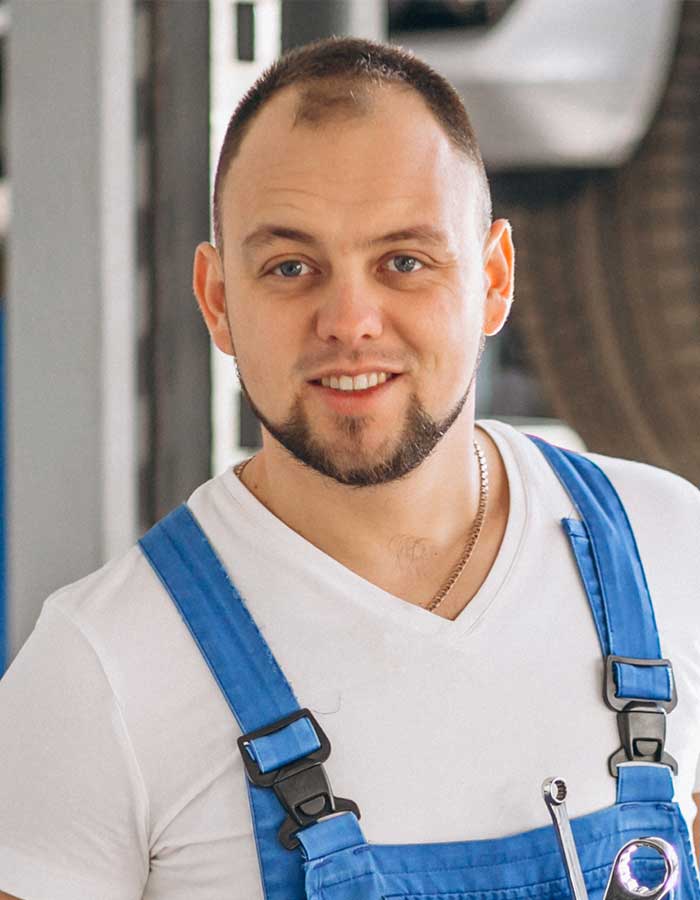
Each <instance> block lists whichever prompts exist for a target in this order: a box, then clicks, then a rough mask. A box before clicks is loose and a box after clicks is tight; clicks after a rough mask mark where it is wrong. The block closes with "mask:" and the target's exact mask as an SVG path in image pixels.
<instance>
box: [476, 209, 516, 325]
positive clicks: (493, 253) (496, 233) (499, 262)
mask: <svg viewBox="0 0 700 900" xmlns="http://www.w3.org/2000/svg"><path fill="white" fill-rule="evenodd" d="M514 262H515V250H514V248H513V240H512V237H511V228H510V222H508V221H507V219H497V220H496V221H495V222H494V223H493V225H492V226H491V228H490V229H489V233H488V235H487V237H486V241H485V242H484V276H485V279H486V302H485V304H484V334H487V335H492V334H497V333H498V332H499V331H500V330H501V328H503V326H504V325H505V322H506V319H507V318H508V313H509V312H510V307H511V304H512V302H513V267H514Z"/></svg>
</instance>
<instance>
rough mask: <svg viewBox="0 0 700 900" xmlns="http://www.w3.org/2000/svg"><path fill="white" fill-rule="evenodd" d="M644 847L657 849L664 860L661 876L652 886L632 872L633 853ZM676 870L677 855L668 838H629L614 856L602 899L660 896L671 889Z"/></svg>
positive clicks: (649, 899)
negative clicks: (640, 882) (643, 883)
mask: <svg viewBox="0 0 700 900" xmlns="http://www.w3.org/2000/svg"><path fill="white" fill-rule="evenodd" d="M643 847H649V848H651V849H653V850H656V852H657V853H659V854H660V856H661V857H662V859H663V861H664V867H665V872H664V877H663V878H662V879H661V881H660V882H659V883H658V884H657V885H656V886H655V887H653V888H649V887H643V886H642V885H640V884H639V882H638V881H637V879H636V878H635V877H634V876H633V875H632V869H631V866H630V863H631V860H632V857H633V856H634V854H635V853H636V852H637V850H640V849H642V848H643ZM678 874H679V870H678V856H677V854H676V851H675V850H674V849H673V847H672V846H671V844H669V843H668V841H665V840H663V838H660V837H648V838H636V839H635V840H633V841H628V843H626V844H625V846H624V847H623V848H622V850H620V852H619V853H618V854H617V856H616V857H615V862H614V863H613V867H612V872H611V873H610V880H609V881H608V886H607V887H606V888H605V894H603V900H636V898H638V897H644V900H661V898H662V897H665V896H666V894H668V893H669V891H671V890H673V887H674V885H675V884H676V882H677V881H678Z"/></svg>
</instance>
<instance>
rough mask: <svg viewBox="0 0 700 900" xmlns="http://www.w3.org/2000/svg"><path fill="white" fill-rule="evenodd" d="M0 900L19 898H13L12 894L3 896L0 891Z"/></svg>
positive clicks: (15, 898) (15, 899)
mask: <svg viewBox="0 0 700 900" xmlns="http://www.w3.org/2000/svg"><path fill="white" fill-rule="evenodd" d="M0 900H19V897H13V896H12V894H3V892H2V891H0Z"/></svg>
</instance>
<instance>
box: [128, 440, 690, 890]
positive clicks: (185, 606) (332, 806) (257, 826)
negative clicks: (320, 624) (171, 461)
mask: <svg viewBox="0 0 700 900" xmlns="http://www.w3.org/2000/svg"><path fill="white" fill-rule="evenodd" d="M533 440H534V441H535V443H536V444H537V445H538V446H539V448H540V450H541V451H542V452H543V453H544V455H545V457H546V459H547V460H548V462H549V463H550V465H551V466H552V468H553V469H554V471H555V473H556V474H557V476H558V478H559V480H560V481H561V483H562V484H563V486H564V487H565V488H566V490H567V491H568V493H569V495H570V497H571V499H572V501H573V502H574V504H575V506H576V508H577V510H578V512H579V514H580V516H581V520H578V519H563V520H562V525H563V527H564V530H565V532H566V534H567V536H568V538H569V541H570V544H571V547H572V550H573V553H574V558H575V560H576V563H577V566H578V569H579V572H580V575H581V578H582V581H583V584H584V587H585V590H586V594H587V595H588V599H589V601H590V606H591V610H592V613H593V617H594V619H595V625H596V629H597V632H598V638H599V640H600V645H601V648H602V653H603V659H604V666H603V667H602V669H603V678H602V687H603V699H604V700H605V702H606V703H607V705H608V706H609V707H610V708H611V709H612V710H613V711H614V712H615V713H616V714H617V719H618V725H619V731H620V737H621V742H622V746H621V747H620V749H619V750H618V751H616V752H615V753H613V754H612V755H611V756H610V759H609V763H608V765H609V769H610V773H611V777H615V778H616V779H617V800H616V803H615V804H614V805H613V806H610V807H608V808H606V809H603V810H600V811H598V812H595V813H591V814H589V815H586V816H581V817H579V818H576V819H574V820H573V821H572V828H573V833H574V837H575V839H576V845H577V848H578V853H579V856H580V859H581V867H582V869H583V873H584V878H585V882H586V886H587V888H588V894H589V897H590V900H600V898H601V897H602V894H603V890H604V887H605V885H606V883H607V880H608V877H609V875H610V869H611V866H612V863H613V860H614V858H615V855H616V854H617V852H618V850H619V849H620V848H621V847H622V845H623V844H624V843H626V842H627V841H629V840H631V839H632V838H638V837H642V836H651V835H655V836H658V837H661V838H664V839H665V840H667V841H668V842H669V843H671V844H672V845H673V846H674V847H675V849H676V852H677V853H678V856H679V859H680V868H681V874H680V879H679V881H678V884H677V886H676V888H675V891H674V896H675V897H676V900H700V884H699V883H698V879H697V875H696V871H695V867H694V863H693V860H692V851H691V846H690V840H689V836H688V831H687V828H686V825H685V822H684V820H683V818H682V816H681V813H680V809H679V807H678V805H677V804H676V803H675V802H674V801H673V782H672V778H671V773H672V770H674V771H675V769H676V763H675V760H674V759H673V758H672V757H671V756H669V754H668V753H667V752H666V751H665V749H664V737H665V719H666V713H667V711H670V710H671V709H672V708H673V706H674V705H675V702H676V691H675V685H674V680H673V672H672V668H671V664H670V662H669V661H668V660H664V659H662V657H661V650H660V645H659V637H658V634H657V629H656V622H655V619H654V612H653V609H652V605H651V598H650V596H649V590H648V587H647V584H646V578H645V575H644V570H643V568H642V563H641V560H640V558H639V553H638V550H637V546H636V542H635V539H634V535H633V533H632V530H631V527H630V525H629V521H628V519H627V515H626V513H625V510H624V507H623V506H622V503H621V501H620V499H619V497H618V495H617V493H616V492H615V490H614V488H613V487H612V485H611V484H610V482H609V481H608V479H607V477H606V476H605V474H604V473H603V472H602V471H601V470H600V469H599V468H598V467H597V466H596V465H595V464H594V463H593V462H591V461H590V460H588V459H586V458H585V457H582V456H579V455H577V454H574V453H571V452H569V451H564V450H561V449H558V448H555V447H552V446H550V445H549V444H545V443H544V442H542V441H540V440H539V439H535V438H533ZM140 544H141V547H142V550H143V552H144V553H145V555H146V557H147V558H148V560H149V562H150V563H151V565H152V566H153V568H154V569H155V571H156V573H157V574H158V576H159V578H160V579H161V581H162V583H163V585H164V586H165V588H166V589H167V591H168V593H169V594H170V596H171V598H172V600H173V601H174V602H175V604H176V606H177V608H178V609H179V611H180V613H181V615H182V618H183V619H184V621H185V623H186V625H187V627H188V628H189V630H190V632H191V634H192V637H193V638H194V640H195V641H196V642H197V644H198V646H199V648H200V650H201V652H202V654H203V656H204V658H205V660H206V662H207V664H208V665H209V668H210V669H211V672H212V674H213V676H214V678H215V679H216V681H217V683H218V685H219V687H220V688H221V690H222V692H223V694H224V696H225V698H226V700H227V702H228V704H229V706H230V708H231V711H232V713H233V715H234V716H235V717H236V720H237V721H238V724H239V726H240V728H241V730H242V732H243V737H242V738H241V739H240V740H239V748H240V751H241V754H242V757H243V760H244V763H245V767H246V770H247V773H248V784H249V796H250V805H251V812H252V818H253V826H254V832H255V840H256V845H257V850H258V857H259V861H260V871H261V878H262V884H263V889H264V895H265V898H266V900H304V898H306V900H389V898H391V900H521V898H522V900H526V898H527V900H537V898H546V900H555V898H558V897H568V896H569V888H568V884H567V880H566V875H565V870H564V864H563V861H562V857H561V855H560V852H559V849H558V846H557V843H556V840H555V835H554V830H553V828H552V827H551V826H549V827H543V828H537V829H533V830H531V831H527V832H525V833H522V834H516V835H513V836H509V837H503V838H497V839H492V840H477V841H466V842H451V843H442V844H409V845H379V844H368V843H367V842H366V841H365V838H364V836H363V834H362V830H361V828H360V824H359V821H358V819H359V810H358V809H357V807H356V806H355V804H354V803H353V802H352V801H349V800H344V799H341V798H337V797H335V796H334V795H333V792H332V789H331V787H330V784H329V782H328V778H327V776H326V772H325V770H324V767H323V762H324V760H325V759H326V758H327V757H328V755H329V752H330V745H329V742H328V739H327V738H326V736H325V735H324V733H323V732H322V730H321V728H320V726H319V725H318V723H317V722H316V721H315V719H314V718H313V716H312V715H311V713H310V712H309V711H308V710H300V708H299V704H298V702H297V700H296V698H295V696H294V693H293V691H292V688H291V687H290V685H289V683H288V682H287V680H286V678H285V676H284V674H283V673H282V671H281V669H280V668H279V666H278V664H277V662H276V660H275V659H274V657H273V655H272V653H271V651H270V649H269V647H268V646H267V644H266V643H265V640H264V639H263V637H262V635H261V634H260V632H259V631H258V629H257V627H256V625H255V623H254V621H253V619H252V618H251V616H250V614H249V613H248V611H247V609H246V607H245V604H244V603H243V601H242V599H241V597H240V595H239V594H238V591H237V590H236V588H235V586H234V584H233V583H232V581H231V580H230V579H229V576H228V574H227V573H226V571H225V570H224V568H223V566H222V564H221V563H220V561H219V560H218V558H217V557H216V555H215V553H214V551H213V549H212V547H211V546H210V544H209V542H208V540H207V538H206V536H205V535H204V533H203V531H202V530H201V528H200V527H199V525H198V524H197V522H196V520H195V519H194V516H193V515H192V514H191V512H190V511H189V509H188V508H187V506H185V505H183V506H181V507H179V508H178V509H176V510H175V511H174V512H172V513H171V514H170V515H169V516H167V517H166V518H165V519H163V520H162V521H161V522H159V523H158V524H157V525H155V526H154V527H153V528H152V529H151V531H149V532H148V534H146V535H145V536H144V537H143V539H142V540H141V542H140ZM611 714H612V713H611ZM596 749H597V748H589V747H585V748H581V752H587V753H588V752H591V750H594V751H595V750H596ZM611 749H612V748H611ZM601 752H602V748H601ZM553 774H556V773H550V772H543V773H542V775H543V777H544V776H546V775H553ZM465 814H468V812H466V813H465ZM662 875H663V871H662V862H661V860H660V858H659V857H655V858H654V859H651V858H650V859H646V860H645V859H642V860H641V861H640V860H636V866H635V876H636V878H637V880H638V881H639V882H640V883H641V884H642V885H644V884H647V885H649V886H651V885H655V884H656V883H658V882H659V881H661V878H662ZM224 890H226V888H225V887H224V886H222V891H224ZM230 891H231V893H233V891H234V885H231V887H230Z"/></svg>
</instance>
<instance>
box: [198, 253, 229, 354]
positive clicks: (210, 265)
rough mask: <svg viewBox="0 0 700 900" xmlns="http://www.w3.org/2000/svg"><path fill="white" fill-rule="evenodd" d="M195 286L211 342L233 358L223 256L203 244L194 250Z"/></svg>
mask: <svg viewBox="0 0 700 900" xmlns="http://www.w3.org/2000/svg"><path fill="white" fill-rule="evenodd" d="M192 287H193V289H194V293H195V296H196V298H197V302H198V303H199V308H200V310H201V311H202V315H203V316H204V321H205V322H206V324H207V328H208V329H209V334H210V335H211V339H212V340H213V341H214V343H215V344H216V346H217V347H218V348H219V350H221V351H222V352H223V353H226V354H227V355H228V356H234V355H235V350H234V347H233V339H232V337H231V332H230V329H229V326H228V319H227V317H226V292H225V290H224V273H223V265H222V262H221V257H220V256H219V254H218V252H217V250H216V248H215V247H212V245H211V244H208V243H206V242H203V243H201V244H198V245H197V249H196V250H195V251H194V266H193V272H192Z"/></svg>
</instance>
